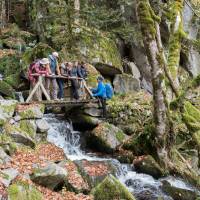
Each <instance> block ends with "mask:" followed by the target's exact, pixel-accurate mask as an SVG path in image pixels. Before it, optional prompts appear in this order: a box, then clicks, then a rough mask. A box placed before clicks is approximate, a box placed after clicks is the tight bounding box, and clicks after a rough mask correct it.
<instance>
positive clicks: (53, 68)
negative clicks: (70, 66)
mask: <svg viewBox="0 0 200 200" xmlns="http://www.w3.org/2000/svg"><path fill="white" fill-rule="evenodd" d="M57 59H58V53H57V52H53V53H52V54H51V55H49V62H50V75H52V76H53V75H60V70H59V66H58V60H57ZM51 84H52V87H53V88H52V89H53V91H52V95H51V96H52V98H53V99H54V100H56V99H57V91H58V86H57V81H56V79H55V78H47V79H46V90H47V93H48V94H49V95H50V85H51Z"/></svg>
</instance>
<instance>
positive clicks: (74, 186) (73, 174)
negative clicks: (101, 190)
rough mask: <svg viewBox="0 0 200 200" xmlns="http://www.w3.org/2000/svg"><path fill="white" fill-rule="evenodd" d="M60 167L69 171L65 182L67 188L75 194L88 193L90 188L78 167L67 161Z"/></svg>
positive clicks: (60, 164) (61, 163)
mask: <svg viewBox="0 0 200 200" xmlns="http://www.w3.org/2000/svg"><path fill="white" fill-rule="evenodd" d="M59 166H60V167H63V168H65V169H67V171H68V174H67V179H66V180H65V184H66V187H67V189H68V190H69V191H72V192H75V193H88V192H89V191H90V187H89V185H88V183H87V181H86V180H84V179H83V177H82V176H81V174H80V172H79V170H78V167H77V166H76V165H75V163H74V162H72V161H70V160H67V161H62V162H60V163H59Z"/></svg>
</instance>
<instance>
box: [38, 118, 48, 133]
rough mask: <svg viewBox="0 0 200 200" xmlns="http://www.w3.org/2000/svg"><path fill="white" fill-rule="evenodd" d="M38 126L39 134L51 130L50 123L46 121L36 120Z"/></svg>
mask: <svg viewBox="0 0 200 200" xmlns="http://www.w3.org/2000/svg"><path fill="white" fill-rule="evenodd" d="M36 126H37V132H39V133H46V132H47V131H48V130H49V129H50V126H49V124H48V122H47V121H46V120H44V119H38V120H36Z"/></svg>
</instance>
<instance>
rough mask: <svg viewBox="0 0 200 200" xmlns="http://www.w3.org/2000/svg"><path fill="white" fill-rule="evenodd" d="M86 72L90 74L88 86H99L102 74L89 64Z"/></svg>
mask: <svg viewBox="0 0 200 200" xmlns="http://www.w3.org/2000/svg"><path fill="white" fill-rule="evenodd" d="M86 70H87V72H88V77H87V85H88V86H89V87H96V86H97V78H98V76H99V75H100V73H99V72H98V71H97V70H96V69H95V67H94V66H92V65H90V64H87V65H86Z"/></svg>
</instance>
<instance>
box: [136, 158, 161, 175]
mask: <svg viewBox="0 0 200 200" xmlns="http://www.w3.org/2000/svg"><path fill="white" fill-rule="evenodd" d="M133 164H134V167H135V169H136V171H138V172H139V173H144V174H149V175H151V176H153V177H155V178H160V177H162V176H163V175H164V170H163V169H162V168H161V167H160V166H159V164H158V163H157V162H156V161H155V160H154V158H153V157H152V156H150V155H147V156H144V157H142V158H141V159H140V158H139V159H135V160H134V161H133Z"/></svg>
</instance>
